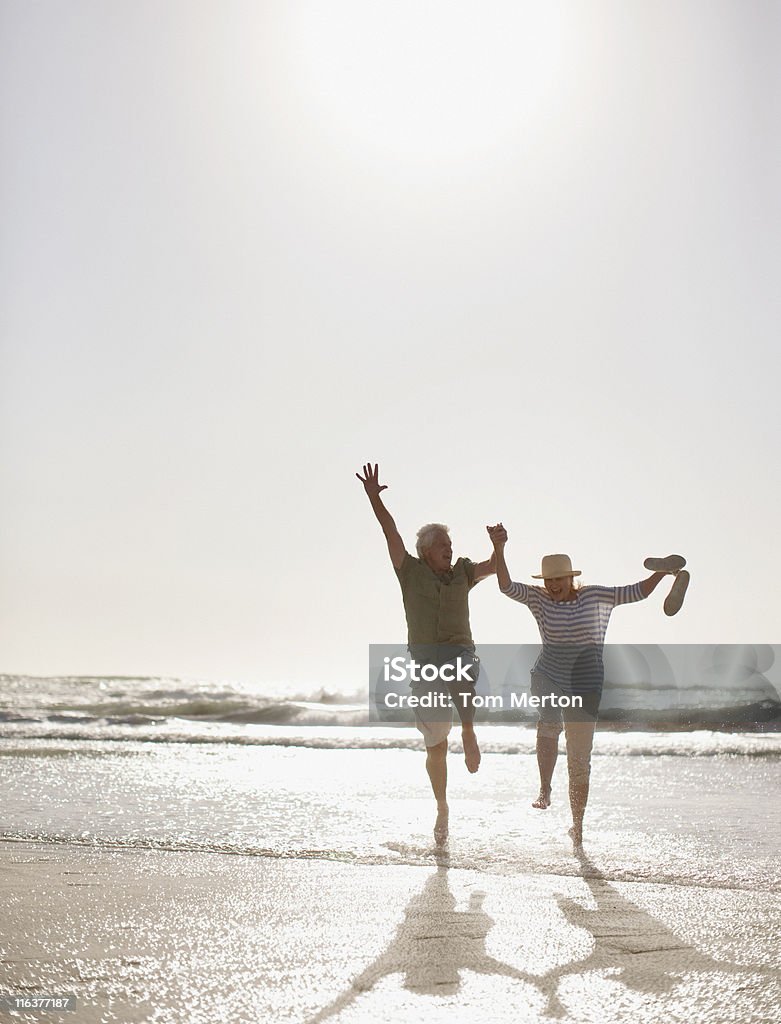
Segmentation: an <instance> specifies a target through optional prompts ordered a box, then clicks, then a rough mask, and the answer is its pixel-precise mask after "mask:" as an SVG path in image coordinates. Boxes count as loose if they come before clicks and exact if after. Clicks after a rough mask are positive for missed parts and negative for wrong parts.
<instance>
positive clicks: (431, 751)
mask: <svg viewBox="0 0 781 1024" xmlns="http://www.w3.org/2000/svg"><path fill="white" fill-rule="evenodd" d="M426 771H427V772H428V777H429V779H430V781H431V788H432V790H433V791H434V799H435V800H436V802H437V820H436V822H435V823H434V842H435V843H436V844H437V846H442V844H443V843H444V842H445V841H446V840H447V832H448V806H447V740H442V742H441V743H437V744H436V746H434V747H426Z"/></svg>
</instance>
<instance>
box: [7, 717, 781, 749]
mask: <svg viewBox="0 0 781 1024" xmlns="http://www.w3.org/2000/svg"><path fill="white" fill-rule="evenodd" d="M180 725H181V726H183V725H184V723H176V722H170V721H167V722H161V723H157V724H151V723H148V722H147V723H143V722H139V723H131V724H130V725H128V724H127V723H125V722H113V723H112V722H105V723H104V724H102V725H100V726H93V727H90V728H87V729H85V728H84V727H83V726H79V725H78V724H65V723H59V724H57V725H53V724H51V725H48V726H47V725H44V724H42V723H39V724H37V725H33V726H31V725H30V723H15V724H13V725H12V724H8V725H7V726H6V727H5V728H3V729H2V730H1V731H0V738H2V740H3V742H2V744H0V754H12V753H17V754H24V753H26V752H27V753H35V751H36V750H38V749H40V748H42V747H45V745H46V744H55V745H57V747H58V748H61V747H64V746H67V745H74V746H80V747H81V748H82V749H85V750H89V751H92V752H95V753H99V752H100V750H101V745H102V744H106V745H107V746H106V749H110V748H114V749H116V746H115V745H117V744H127V745H129V746H131V747H132V748H133V749H134V750H139V749H142V748H143V746H144V745H146V744H187V745H206V746H213V745H233V746H241V747H290V748H309V749H314V750H334V751H345V750H402V751H416V752H418V751H420V749H421V738H420V735H419V733H418V732H417V730H416V729H414V728H412V727H409V728H407V727H398V728H388V727H380V726H376V727H371V726H369V727H366V726H363V727H355V726H342V727H330V728H327V729H326V728H320V729H297V728H295V727H293V726H265V727H263V726H257V727H253V728H252V729H231V728H230V727H228V726H224V725H223V726H218V727H211V726H210V725H208V724H205V723H204V724H200V725H193V726H191V727H190V728H182V727H180ZM456 735H457V734H455V733H454V734H453V737H452V738H451V750H452V751H453V752H458V751H459V750H460V744H459V743H458V742H457V740H456V738H455V737H456ZM479 738H480V747H481V749H482V751H483V753H484V754H497V755H518V754H529V755H531V754H534V753H535V741H536V733H535V730H534V729H533V728H530V727H524V726H486V727H483V728H482V729H481V730H480V733H479ZM649 755H650V756H668V757H698V758H701V757H746V758H764V757H767V758H779V757H781V733H777V732H769V733H765V732H715V731H711V730H706V729H699V730H692V731H675V732H661V731H655V732H642V731H629V730H618V729H617V730H610V729H600V731H599V733H598V735H597V739H596V741H595V744H594V756H595V757H609V756H618V757H643V756H649Z"/></svg>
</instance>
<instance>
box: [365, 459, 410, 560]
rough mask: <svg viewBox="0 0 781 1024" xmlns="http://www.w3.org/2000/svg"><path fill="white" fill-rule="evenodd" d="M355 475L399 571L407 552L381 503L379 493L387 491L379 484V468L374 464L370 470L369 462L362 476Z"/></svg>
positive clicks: (385, 487)
mask: <svg viewBox="0 0 781 1024" xmlns="http://www.w3.org/2000/svg"><path fill="white" fill-rule="evenodd" d="M355 475H356V476H357V477H358V479H359V480H360V481H361V483H362V484H363V489H364V490H365V491H366V495H367V497H368V499H369V501H370V502H371V506H372V508H373V509H374V514H375V516H376V517H377V522H378V523H379V524H380V526H381V527H382V532H383V533H384V534H385V540H386V541H387V542H388V553H389V554H390V559H391V562H393V568H394V569H400V568H401V563H402V562H403V561H404V556H405V555H406V553H407V550H406V548H405V547H404V541H403V540H402V539H401V536H400V534H399V531H398V530H397V529H396V524H395V523H394V521H393V516H392V515H391V514H390V512H389V511H388V510H387V508H385V505H383V503H382V498H381V497H380V492H381V491H385V490H387V485H386V484H380V480H379V466H378V464H377V463H376V462H375V464H374V469H372V464H371V463H370V462H369V463H367V464H366V465H365V466H364V467H363V476H361V474H360V473H356V474H355Z"/></svg>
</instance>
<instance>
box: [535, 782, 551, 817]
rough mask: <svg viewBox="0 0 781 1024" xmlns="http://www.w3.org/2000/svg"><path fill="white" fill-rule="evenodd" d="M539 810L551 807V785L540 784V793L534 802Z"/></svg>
mask: <svg viewBox="0 0 781 1024" xmlns="http://www.w3.org/2000/svg"><path fill="white" fill-rule="evenodd" d="M532 807H536V808H537V810H538V811H547V809H548V808H549V807H550V786H547V787H546V786H540V795H539V796H538V797H537V799H536V800H534V801H533V802H532Z"/></svg>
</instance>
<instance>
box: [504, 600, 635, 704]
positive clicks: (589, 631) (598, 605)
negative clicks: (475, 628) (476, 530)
mask: <svg viewBox="0 0 781 1024" xmlns="http://www.w3.org/2000/svg"><path fill="white" fill-rule="evenodd" d="M502 593H503V594H506V595H507V597H510V598H512V599H513V601H520V603H521V604H525V605H526V606H527V607H528V609H529V611H530V612H531V613H532V615H533V616H534V618H535V619H536V620H537V625H538V626H539V629H540V636H541V637H542V652H541V654H540V656H539V658H538V659H537V661H536V663H535V665H534V668H533V669H532V671H533V672H542V673H544V674H545V675H546V676H548V678H549V679H551V680H552V681H553V682H554V683H555V684H556V686H559V687H561V688H562V689H563V690H566V691H568V692H577V691H583V690H601V689H602V682H603V679H604V675H605V670H604V665H603V661H602V649H603V647H604V643H605V633H606V632H607V626H608V622H609V621H610V613H611V612H612V611H613V609H614V608H615V607H616V606H617V605H619V604H632V603H633V602H635V601H642V600H643V598H644V597H645V594H644V593H643V591H642V589H641V584H640V583H632V584H630V585H629V586H626V587H581V589H580V590H578V591H576V593H577V595H578V596H577V598H576V599H575V600H574V601H554V600H553V598H552V597H551V596H550V595H549V594H548V592H547V590H545V589H544V588H543V587H528V586H526V584H525V583H510V586H509V587H507V588H504V587H503V588H502Z"/></svg>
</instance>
